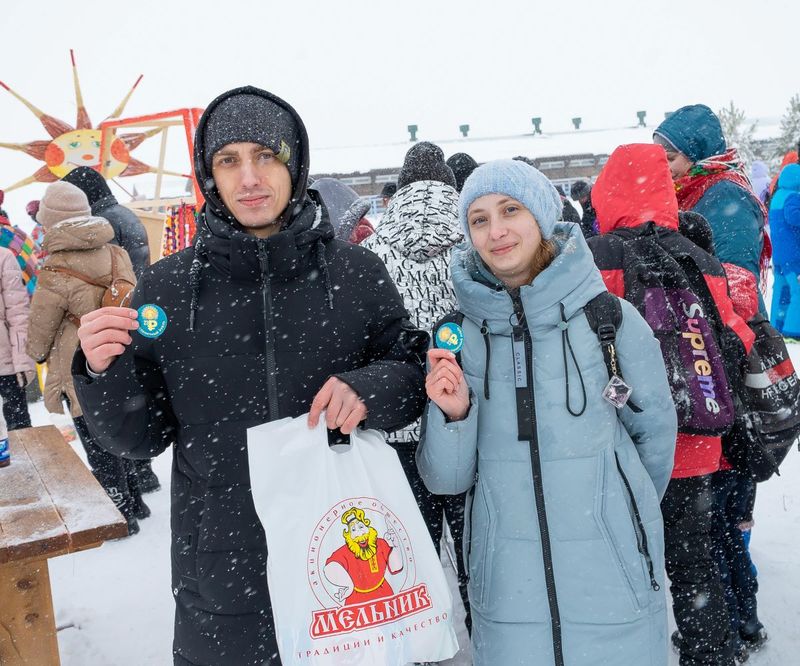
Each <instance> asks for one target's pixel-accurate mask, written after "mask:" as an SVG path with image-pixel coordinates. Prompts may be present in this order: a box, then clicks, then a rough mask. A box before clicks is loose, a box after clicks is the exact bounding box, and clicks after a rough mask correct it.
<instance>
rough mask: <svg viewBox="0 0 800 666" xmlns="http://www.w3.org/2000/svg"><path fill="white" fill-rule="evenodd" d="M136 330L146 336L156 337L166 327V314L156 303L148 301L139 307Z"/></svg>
mask: <svg viewBox="0 0 800 666" xmlns="http://www.w3.org/2000/svg"><path fill="white" fill-rule="evenodd" d="M138 312H139V328H138V331H139V333H140V334H141V335H143V336H144V337H146V338H158V337H160V336H161V334H162V333H164V331H165V330H166V329H167V321H168V319H167V314H166V312H164V311H163V310H162V309H161V308H160V307H158V306H157V305H153V304H152V303H148V304H146V305H143V306H142V307H140V308H139V310H138Z"/></svg>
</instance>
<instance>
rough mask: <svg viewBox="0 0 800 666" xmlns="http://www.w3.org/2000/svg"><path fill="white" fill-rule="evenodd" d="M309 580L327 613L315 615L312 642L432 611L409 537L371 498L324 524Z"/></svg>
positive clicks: (316, 536) (312, 550)
mask: <svg viewBox="0 0 800 666" xmlns="http://www.w3.org/2000/svg"><path fill="white" fill-rule="evenodd" d="M362 507H363V508H362ZM365 508H366V509H367V510H366V511H365V510H364V509H365ZM370 515H371V516H372V518H369V517H368V516H370ZM337 519H338V520H337ZM377 524H380V525H382V526H383V527H384V530H383V531H382V532H381V533H379V532H378V530H377V529H376V527H375V526H376V525H377ZM342 525H344V529H343V530H341V531H340V529H339V528H341V527H342ZM308 580H309V584H310V586H311V591H312V593H313V594H314V596H315V597H316V599H317V601H319V603H320V605H321V606H323V608H324V610H319V611H315V612H314V613H313V618H312V620H311V636H312V637H313V638H318V637H321V636H332V635H334V634H341V633H347V632H350V631H358V630H361V629H367V628H369V627H376V626H379V625H382V624H387V623H390V622H394V621H396V620H399V619H401V618H404V617H408V616H410V615H415V614H416V613H419V612H421V611H424V610H427V609H428V608H430V607H431V606H432V602H431V599H430V596H429V595H428V588H427V586H426V585H425V583H424V582H422V583H419V584H416V585H412V583H413V582H414V581H415V580H416V561H415V557H414V549H413V547H412V544H411V540H410V538H409V536H408V532H407V531H406V529H405V527H403V524H402V523H401V521H400V519H399V518H398V517H397V516H396V515H395V514H394V513H393V512H392V511H391V510H390V509H389V508H388V507H386V506H385V505H384V504H383V503H382V502H381V501H380V500H377V499H374V498H371V497H356V498H352V499H347V500H344V501H343V502H342V503H341V504H340V505H339V506H337V507H334V508H333V509H331V510H330V511H329V512H328V513H327V514H326V515H325V517H324V518H323V519H322V520H320V522H319V524H318V525H317V526H316V527H315V528H314V532H313V536H312V538H311V544H310V546H309V549H308Z"/></svg>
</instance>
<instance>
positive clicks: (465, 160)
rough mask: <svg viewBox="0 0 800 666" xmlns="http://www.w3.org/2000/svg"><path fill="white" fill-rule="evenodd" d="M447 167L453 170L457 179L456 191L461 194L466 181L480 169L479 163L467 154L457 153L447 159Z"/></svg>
mask: <svg viewBox="0 0 800 666" xmlns="http://www.w3.org/2000/svg"><path fill="white" fill-rule="evenodd" d="M447 166H449V167H450V168H451V169H452V171H453V175H454V176H455V178H456V189H457V190H458V191H459V192H460V191H461V188H462V187H464V181H465V180H466V179H467V178H469V175H470V174H471V173H472V172H473V171H475V169H477V168H478V163H477V162H476V161H475V160H474V159H473V158H472V156H471V155H467V153H456V154H455V155H451V156H450V157H448V158H447Z"/></svg>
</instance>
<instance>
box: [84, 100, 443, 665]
mask: <svg viewBox="0 0 800 666" xmlns="http://www.w3.org/2000/svg"><path fill="white" fill-rule="evenodd" d="M308 156H309V150H308V139H307V136H306V131H305V127H304V126H303V123H302V120H301V119H300V117H299V116H298V115H297V113H296V112H295V111H294V109H292V107H290V106H289V105H288V104H287V103H286V102H284V101H283V100H281V99H279V98H277V97H275V96H274V95H272V94H270V93H268V92H265V91H262V90H259V89H257V88H252V87H245V88H238V89H235V90H232V91H229V92H227V93H224V94H223V95H221V96H220V97H218V98H217V99H216V100H214V101H213V102H212V103H211V104H210V105H209V106H208V108H207V109H206V111H205V113H204V114H203V116H202V118H201V119H200V122H199V125H198V128H197V134H196V143H195V153H194V160H195V173H196V176H197V180H198V183H200V187H201V188H202V190H203V194H204V196H205V200H206V202H205V206H204V208H203V211H202V214H201V216H200V219H199V223H198V232H197V238H196V239H195V244H194V247H193V248H188V249H187V250H184V251H183V252H179V253H177V254H175V255H173V256H170V257H168V258H166V259H163V260H161V261H159V262H158V263H156V264H154V265H153V266H151V267H150V268H149V269H148V270H147V271H145V273H144V275H143V276H142V278H141V280H140V281H139V284H138V285H137V287H136V292H135V294H134V298H133V303H132V307H133V309H126V308H103V309H101V310H98V311H96V312H94V313H92V314H91V315H87V316H86V317H84V319H83V321H82V325H81V328H80V331H79V335H80V338H81V349H80V350H79V351H78V353H77V354H76V357H75V361H74V365H73V373H74V378H75V388H76V392H77V394H78V396H79V399H80V402H81V404H82V405H83V407H84V410H85V414H86V420H87V422H88V424H89V427H90V428H91V429H92V431H93V432H94V433H95V435H96V436H97V438H98V440H99V441H100V443H101V445H102V446H105V447H107V448H108V449H109V450H112V451H114V452H116V453H119V454H121V455H124V456H128V457H132V458H137V457H148V456H153V455H157V454H158V453H160V452H161V451H163V450H164V449H165V448H166V447H168V446H170V445H174V447H173V452H174V463H173V474H172V572H173V594H174V596H175V603H176V617H175V641H174V660H175V664H178V665H180V666H193V665H200V664H202V665H204V666H205V665H209V664H213V665H214V666H256V665H258V666H261V665H263V664H278V663H280V660H279V657H278V654H277V647H276V641H275V636H274V627H273V621H272V609H271V605H270V598H269V592H268V589H267V579H266V555H267V546H266V539H265V535H264V530H263V528H262V526H261V524H260V522H259V520H258V518H257V516H256V513H255V508H254V506H253V501H252V497H251V490H250V470H249V468H248V459H247V443H246V430H247V428H250V427H252V426H255V425H258V424H259V423H264V422H266V421H272V420H276V419H280V418H284V417H297V416H300V415H302V414H304V413H306V412H309V410H310V414H309V425H310V426H314V425H315V424H316V422H317V421H318V419H319V418H320V415H321V412H322V410H326V415H325V418H326V420H327V425H328V428H330V429H339V430H340V432H341V433H343V434H345V435H346V434H349V433H350V432H351V431H352V430H353V428H354V427H355V426H356V425H358V424H363V425H364V426H366V427H369V428H380V429H383V430H389V431H390V430H395V429H397V428H399V427H402V426H404V425H406V424H408V423H411V422H413V421H414V420H415V419H417V418H418V417H419V416H420V414H421V412H422V408H423V405H424V370H423V363H424V360H423V359H424V353H425V350H426V348H427V344H428V336H427V334H425V333H423V332H421V331H419V330H417V329H415V328H413V326H412V325H411V324H410V323H409V320H408V314H407V312H406V310H405V308H404V307H403V301H402V299H401V298H400V296H399V294H398V292H397V289H396V288H395V286H394V284H393V283H392V281H391V279H390V278H389V275H388V273H387V271H386V268H385V267H384V265H383V263H382V262H381V261H380V260H379V259H378V258H377V257H376V256H375V255H374V254H372V253H370V252H368V251H366V250H364V249H362V248H360V247H358V246H354V245H350V244H348V243H345V242H343V241H338V240H335V239H334V232H333V227H332V226H331V224H330V221H329V220H328V218H327V214H326V211H325V209H324V208H323V207H322V206H321V205H320V204H319V202H316V201H314V200H312V199H311V198H309V196H308V195H307V192H306V183H307V178H308ZM148 305H149V306H151V307H150V308H145V307H143V306H148ZM155 306H158V308H160V310H161V311H162V312H163V315H164V316H162V315H161V313H159V312H158V308H156V307H155ZM139 308H141V309H142V310H143V311H144V310H147V311H148V313H149V314H151V315H156V314H157V315H158V319H157V320H153V321H157V325H154V326H153V328H154V329H155V333H156V334H157V333H158V332H159V331H161V330H162V329H163V333H161V334H160V335H159V336H158V337H144V336H143V335H142V334H141V333H140V332H139V331H137V330H135V329H137V328H138V324H137V320H136V317H137V312H136V310H137V309H139ZM164 325H166V327H165V328H164ZM145 333H148V335H151V336H152V335H154V334H153V333H149V332H148V331H147V330H145ZM254 473H257V470H254Z"/></svg>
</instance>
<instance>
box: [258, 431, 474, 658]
mask: <svg viewBox="0 0 800 666" xmlns="http://www.w3.org/2000/svg"><path fill="white" fill-rule="evenodd" d="M350 440H351V444H350V446H349V447H336V449H337V450H333V449H331V448H330V447H329V446H328V437H327V431H326V429H325V420H324V418H323V419H321V420H320V424H319V426H318V427H317V428H315V429H314V430H310V429H309V428H308V425H307V416H301V417H298V418H296V419H283V420H280V421H273V422H272V423H266V424H264V425H260V426H257V427H255V428H250V429H249V430H248V431H247V447H248V454H249V459H250V479H251V485H252V488H253V501H254V503H255V507H256V511H257V512H258V516H259V518H260V519H261V522H262V524H263V525H264V530H265V531H266V534H267V547H268V550H269V556H268V565H267V577H268V582H269V590H270V595H271V597H272V611H273V615H274V618H275V627H276V633H277V638H278V646H279V648H280V654H281V659H282V661H283V663H284V664H311V665H313V666H317V665H331V666H339V665H343V664H358V665H363V666H367V665H370V666H373V665H380V664H386V665H387V666H397V665H398V664H406V663H408V662H420V661H440V660H442V659H448V658H450V657H452V656H453V655H454V654H455V653H456V651H457V650H458V643H457V641H456V635H455V631H454V629H453V619H452V618H453V613H452V598H451V596H450V591H449V588H448V586H447V582H446V580H445V576H444V572H443V571H442V567H441V563H440V561H439V557H438V556H437V553H436V550H435V549H434V546H433V543H432V542H431V538H430V535H429V533H428V530H427V528H426V527H425V523H424V522H423V520H422V516H421V515H420V512H419V508H418V507H417V504H416V501H415V500H414V496H413V494H412V492H411V489H410V487H409V485H408V481H407V480H406V476H405V473H404V472H403V469H402V467H401V466H400V462H399V460H398V459H397V454H396V453H395V452H394V450H393V449H392V448H391V447H390V446H389V445H388V444H386V442H385V441H384V439H383V436H382V435H381V434H380V433H378V432H376V431H374V430H366V431H362V430H358V431H356V432H354V433H353V434H351V435H350Z"/></svg>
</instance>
